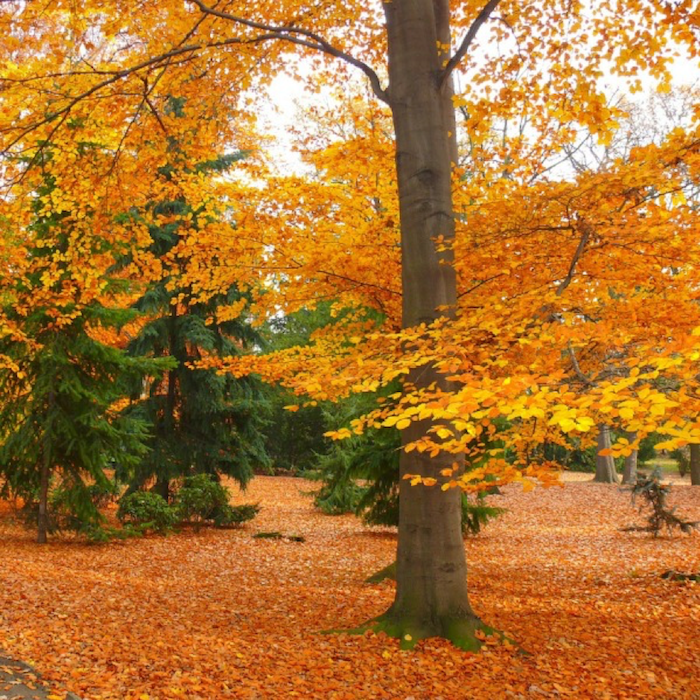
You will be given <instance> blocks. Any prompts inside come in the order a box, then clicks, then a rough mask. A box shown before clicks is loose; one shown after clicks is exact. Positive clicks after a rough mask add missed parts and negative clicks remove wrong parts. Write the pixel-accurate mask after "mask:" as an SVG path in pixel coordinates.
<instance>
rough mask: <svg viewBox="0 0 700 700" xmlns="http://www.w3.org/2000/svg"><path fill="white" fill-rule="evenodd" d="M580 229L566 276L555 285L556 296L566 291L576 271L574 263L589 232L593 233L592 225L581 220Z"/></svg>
mask: <svg viewBox="0 0 700 700" xmlns="http://www.w3.org/2000/svg"><path fill="white" fill-rule="evenodd" d="M581 229H582V230H583V233H582V234H581V238H580V240H579V242H578V246H577V247H576V252H575V253H574V257H573V258H572V259H571V264H570V265H569V271H568V272H567V273H566V277H565V278H564V279H563V280H562V281H561V282H560V283H559V286H558V287H557V292H556V294H557V296H558V297H560V296H561V295H562V294H563V293H564V292H565V291H566V288H567V287H568V286H569V285H570V284H571V280H573V278H574V273H575V272H576V265H577V264H578V261H579V260H580V259H581V256H582V255H583V251H584V249H585V247H586V244H587V243H588V240H589V239H590V237H591V234H592V233H593V227H592V226H591V225H590V224H589V223H588V222H586V221H582V222H581Z"/></svg>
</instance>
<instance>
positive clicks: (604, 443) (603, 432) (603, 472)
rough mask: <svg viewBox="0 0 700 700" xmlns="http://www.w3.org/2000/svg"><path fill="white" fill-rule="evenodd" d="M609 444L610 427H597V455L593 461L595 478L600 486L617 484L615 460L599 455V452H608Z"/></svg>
mask: <svg viewBox="0 0 700 700" xmlns="http://www.w3.org/2000/svg"><path fill="white" fill-rule="evenodd" d="M610 447H611V442H610V427H609V426H607V425H600V426H598V454H596V459H595V478H594V479H593V481H597V482H599V483H602V484H617V483H618V478H617V472H616V471H615V460H614V459H613V458H612V456H611V455H601V454H600V452H601V450H609V449H610Z"/></svg>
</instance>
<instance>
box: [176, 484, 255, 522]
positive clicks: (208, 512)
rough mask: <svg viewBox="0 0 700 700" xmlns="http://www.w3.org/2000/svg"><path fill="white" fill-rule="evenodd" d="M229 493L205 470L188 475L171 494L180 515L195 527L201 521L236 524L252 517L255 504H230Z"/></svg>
mask: <svg viewBox="0 0 700 700" xmlns="http://www.w3.org/2000/svg"><path fill="white" fill-rule="evenodd" d="M230 499H231V493H230V492H229V490H228V489H227V488H226V487H225V486H224V485H223V484H221V483H219V482H218V481H215V480H214V479H213V478H212V477H211V476H210V475H209V474H196V475H195V476H188V477H187V478H185V481H184V483H183V485H182V487H181V488H180V490H179V491H178V492H177V494H176V496H175V506H176V508H177V512H178V515H179V517H180V519H181V520H182V521H184V522H191V523H194V525H195V527H196V528H199V527H200V526H201V525H202V524H203V523H213V524H214V525H216V526H217V527H226V526H231V525H240V524H241V523H244V522H246V521H248V520H252V519H253V518H254V517H255V516H256V515H257V513H258V511H259V510H260V506H258V505H257V504H246V505H241V506H232V505H230V504H229V500H230Z"/></svg>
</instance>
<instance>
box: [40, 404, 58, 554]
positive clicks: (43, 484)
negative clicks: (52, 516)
mask: <svg viewBox="0 0 700 700" xmlns="http://www.w3.org/2000/svg"><path fill="white" fill-rule="evenodd" d="M53 409H54V394H53V391H50V392H49V395H48V408H47V414H48V415H47V416H46V424H45V425H44V436H43V443H44V444H43V450H42V456H41V472H40V474H39V515H38V518H37V534H36V541H37V542H38V543H39V544H46V542H47V540H48V534H49V481H50V479H51V462H52V460H53V455H52V453H51V435H50V433H51V422H52V420H53V415H52V414H53Z"/></svg>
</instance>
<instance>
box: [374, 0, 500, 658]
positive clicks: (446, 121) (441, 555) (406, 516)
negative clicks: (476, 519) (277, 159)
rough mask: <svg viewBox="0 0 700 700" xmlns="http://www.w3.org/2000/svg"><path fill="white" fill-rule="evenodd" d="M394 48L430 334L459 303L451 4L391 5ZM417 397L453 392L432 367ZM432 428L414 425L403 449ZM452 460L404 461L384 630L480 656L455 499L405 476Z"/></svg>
mask: <svg viewBox="0 0 700 700" xmlns="http://www.w3.org/2000/svg"><path fill="white" fill-rule="evenodd" d="M384 10H385V14H386V20H387V32H388V45H389V83H390V88H389V100H390V104H391V109H392V115H393V120H394V128H395V133H396V168H397V179H398V190H399V207H400V216H401V247H402V289H403V327H404V328H410V327H413V326H416V325H418V324H421V323H426V324H429V323H431V322H432V321H433V320H435V319H436V318H438V317H439V316H440V315H444V314H445V311H444V310H443V311H441V312H438V310H437V309H438V307H443V309H444V308H445V307H447V308H449V309H450V310H451V313H454V308H455V306H456V301H457V293H456V279H455V271H454V267H453V265H452V264H451V263H452V256H451V253H438V252H437V251H436V249H435V242H434V241H435V238H436V237H438V236H442V237H443V238H444V239H446V240H447V241H451V240H452V239H453V238H454V216H453V209H452V192H451V184H452V183H451V176H452V164H453V163H454V162H455V161H456V144H455V141H454V133H455V122H454V107H453V104H452V89H451V85H450V84H449V81H448V82H447V83H446V84H445V85H443V86H442V88H440V87H439V86H438V81H437V76H438V74H439V72H440V70H441V68H442V62H443V60H444V57H443V56H442V55H441V54H440V53H439V52H438V49H437V47H438V45H449V41H450V40H449V2H448V0H400V1H397V0H393V1H392V2H386V3H385V4H384ZM407 381H408V383H409V384H412V385H414V386H416V387H417V388H421V387H426V386H428V385H431V384H434V385H436V386H438V387H440V388H442V389H444V390H449V388H450V386H449V383H448V382H447V381H446V380H445V378H444V376H443V375H441V374H440V373H438V372H437V371H436V370H435V368H434V367H432V366H427V367H421V368H419V369H417V370H415V371H413V372H412V373H411V374H410V375H409V377H408V380H407ZM429 427H430V425H429V424H426V423H425V422H422V423H415V422H414V423H412V425H411V427H409V428H407V429H406V430H404V431H402V439H403V442H404V444H406V443H407V442H411V441H413V440H415V439H417V438H418V437H420V436H421V435H423V434H424V433H425V430H426V429H427V428H429ZM453 462H454V455H448V454H446V455H444V456H438V457H436V458H432V459H431V458H430V457H429V456H427V455H426V454H421V453H419V452H418V451H413V452H410V453H408V454H407V453H405V452H402V454H401V461H400V474H401V477H402V478H401V484H400V490H399V503H400V508H399V537H398V550H397V569H396V581H397V585H396V597H395V600H394V603H393V605H392V606H391V608H390V609H389V611H388V612H387V613H386V614H385V615H384V616H383V617H382V618H380V621H379V624H380V626H381V628H383V629H384V630H386V631H387V632H388V633H389V634H392V635H393V636H397V637H399V638H401V639H402V643H403V645H404V646H411V645H412V643H415V641H417V640H418V639H421V638H425V637H431V636H440V637H446V638H448V639H451V640H452V641H453V642H454V643H455V644H457V645H458V646H461V647H464V648H478V646H479V641H478V640H477V639H476V637H475V635H474V632H475V630H476V629H477V628H480V629H487V628H484V626H483V624H482V623H481V621H480V620H479V619H478V618H477V617H476V616H475V615H474V613H473V611H472V609H471V607H470V605H469V600H468V596H467V566H466V558H465V553H464V541H463V537H462V530H461V509H460V508H461V493H460V491H459V490H458V489H450V490H448V491H447V492H443V491H441V489H440V488H439V487H425V486H411V485H410V483H409V482H408V481H406V480H404V479H403V476H404V475H405V474H421V475H423V476H431V477H434V478H436V479H438V481H441V480H443V478H442V477H441V476H440V470H441V469H444V468H445V467H449V466H450V465H451V464H452V463H453Z"/></svg>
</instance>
